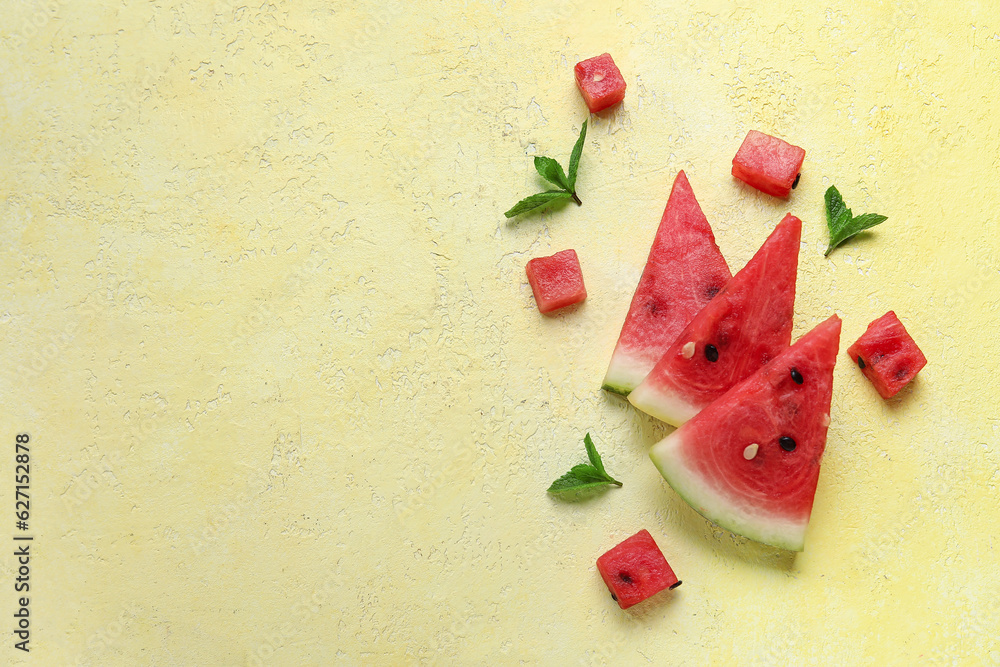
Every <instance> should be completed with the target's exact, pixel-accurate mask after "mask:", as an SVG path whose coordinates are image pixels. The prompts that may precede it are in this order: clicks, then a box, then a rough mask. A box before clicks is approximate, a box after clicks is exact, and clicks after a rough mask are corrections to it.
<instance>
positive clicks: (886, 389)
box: [847, 310, 927, 398]
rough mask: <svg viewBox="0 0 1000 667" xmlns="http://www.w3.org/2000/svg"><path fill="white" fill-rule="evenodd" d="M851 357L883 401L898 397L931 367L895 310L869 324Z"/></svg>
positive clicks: (848, 349)
mask: <svg viewBox="0 0 1000 667" xmlns="http://www.w3.org/2000/svg"><path fill="white" fill-rule="evenodd" d="M847 354H849V355H850V356H851V359H853V360H854V363H856V364H857V365H858V368H860V369H861V372H862V373H864V374H865V377H866V378H868V379H869V380H870V381H871V383H872V384H873V385H875V389H877V390H878V393H879V394H881V396H882V398H892V397H893V396H895V395H896V393H897V392H898V391H899V390H900V389H902V388H903V387H905V386H906V384H907V383H908V382H909V381H910V380H912V379H913V378H914V377H915V376H916V375H917V373H919V372H920V369H921V368H923V367H924V366H925V365H927V357H925V356H924V353H923V352H921V351H920V348H919V347H917V344H916V343H915V342H913V338H911V337H910V334H909V333H907V331H906V328H905V327H904V326H903V323H902V322H900V321H899V318H898V317H896V313H894V312H893V311H891V310H890V311H889V312H888V313H886V314H885V315H883V316H882V317H880V318H878V319H877V320H875V321H874V322H872V323H871V324H869V325H868V330H867V331H865V332H864V333H863V334H861V338H859V339H858V340H857V342H855V343H854V345H851V346H850V347H849V348H847Z"/></svg>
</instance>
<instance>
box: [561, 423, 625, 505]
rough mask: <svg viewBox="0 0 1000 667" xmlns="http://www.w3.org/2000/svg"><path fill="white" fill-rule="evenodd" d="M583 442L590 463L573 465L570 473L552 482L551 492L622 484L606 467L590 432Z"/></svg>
mask: <svg viewBox="0 0 1000 667" xmlns="http://www.w3.org/2000/svg"><path fill="white" fill-rule="evenodd" d="M583 443H584V445H585V446H586V448H587V458H588V459H590V465H587V464H586V463H580V464H577V465H575V466H573V467H572V468H571V469H570V471H569V472H568V473H566V474H565V475H563V476H562V477H560V478H559V479H557V480H556V481H554V482H552V486H550V487H549V488H548V492H549V493H554V494H560V493H566V492H570V491H582V490H584V489H593V488H596V487H599V486H606V485H608V484H615V485H617V486H621V485H622V483H621V482H619V481H618V480H617V479H615V478H614V477H612V476H611V475H609V474H608V472H607V471H606V470H605V469H604V463H603V462H602V461H601V455H600V454H598V453H597V448H596V447H594V441H593V440H591V439H590V434H589V433H588V434H587V435H586V436H585V437H584V439H583Z"/></svg>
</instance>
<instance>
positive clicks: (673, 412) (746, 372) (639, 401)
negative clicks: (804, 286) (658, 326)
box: [628, 214, 802, 426]
mask: <svg viewBox="0 0 1000 667" xmlns="http://www.w3.org/2000/svg"><path fill="white" fill-rule="evenodd" d="M801 233H802V221H801V220H799V219H798V218H796V217H795V216H794V215H790V214H789V215H786V216H785V218H784V219H783V220H782V221H781V222H779V223H778V226H777V227H775V228H774V231H773V232H771V235H770V236H769V237H768V238H767V240H766V241H764V244H763V245H762V246H761V247H760V249H759V250H758V251H757V254H755V255H754V256H753V257H752V258H751V259H750V261H749V262H748V263H747V265H746V266H745V267H743V269H742V270H741V271H739V272H738V273H737V274H736V275H735V276H733V279H732V280H730V281H729V283H728V284H727V285H726V286H725V287H724V288H723V289H722V291H721V292H719V294H718V295H717V296H716V297H715V298H714V299H712V301H711V302H709V304H708V305H707V306H705V307H704V308H703V309H702V310H701V311H700V312H699V313H698V314H697V315H695V317H694V319H693V320H691V323H690V324H688V325H687V327H686V328H685V329H684V330H683V331H682V332H681V333H680V335H678V337H677V339H676V340H675V341H674V342H673V344H672V345H671V346H670V347H669V348H668V349H667V351H666V352H665V353H664V355H663V357H662V358H661V359H660V361H658V362H657V364H656V366H655V367H654V368H653V370H652V371H651V372H650V373H649V375H648V376H646V379H645V380H643V381H642V383H641V384H640V385H639V386H638V387H636V388H635V390H634V391H633V392H632V393H631V394H629V396H628V400H629V401H630V402H631V403H632V404H633V405H635V406H636V407H637V408H639V409H640V410H642V411H644V412H647V413H649V414H651V415H653V416H654V417H656V418H657V419H661V420H663V421H665V422H667V423H670V424H673V425H674V426H680V425H681V424H683V423H684V422H686V421H687V420H689V419H691V418H692V417H694V416H695V415H696V414H698V412H699V411H700V410H701V409H702V408H704V407H705V406H706V405H708V404H709V403H711V402H712V401H714V400H715V399H717V398H718V397H719V396H722V394H724V393H725V392H726V391H727V390H728V389H729V388H730V387H732V386H733V385H735V384H736V383H737V382H739V381H740V380H742V379H744V378H746V377H748V376H750V375H752V374H753V373H754V372H756V371H757V369H759V368H760V367H761V366H763V365H764V364H766V363H767V362H768V361H770V360H771V359H774V357H776V356H777V355H778V354H779V353H780V352H781V351H782V350H784V349H785V348H786V347H788V344H789V342H791V338H792V307H793V305H794V302H795V271H796V269H797V267H798V256H799V238H800V236H801Z"/></svg>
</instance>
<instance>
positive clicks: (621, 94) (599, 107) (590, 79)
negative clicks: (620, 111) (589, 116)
mask: <svg viewBox="0 0 1000 667" xmlns="http://www.w3.org/2000/svg"><path fill="white" fill-rule="evenodd" d="M573 74H574V75H575V76H576V85H577V86H578V87H579V88H580V93H581V94H582V95H583V101H584V102H586V103H587V108H588V109H590V112H591V113H597V112H598V111H603V110H604V109H607V108H608V107H610V106H614V105H615V104H618V103H619V102H621V101H622V100H623V99H625V79H624V78H623V77H622V73H621V71H619V69H618V65H615V61H614V59H613V58H612V57H611V54H609V53H602V54H601V55H599V56H594V57H593V58H588V59H587V60H582V61H580V62H578V63H577V64H576V66H575V67H574V68H573Z"/></svg>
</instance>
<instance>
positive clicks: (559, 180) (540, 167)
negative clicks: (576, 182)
mask: <svg viewBox="0 0 1000 667" xmlns="http://www.w3.org/2000/svg"><path fill="white" fill-rule="evenodd" d="M535 170H536V171H537V172H538V173H539V174H541V175H542V178H544V179H545V180H546V181H548V182H549V183H551V184H552V185H557V186H559V187H560V188H562V189H563V190H566V191H569V190H570V189H571V188H570V187H569V182H568V181H567V180H566V174H565V173H563V168H562V165H560V164H559V163H558V162H556V161H555V160H553V159H552V158H550V157H542V156H540V155H536V156H535Z"/></svg>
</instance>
